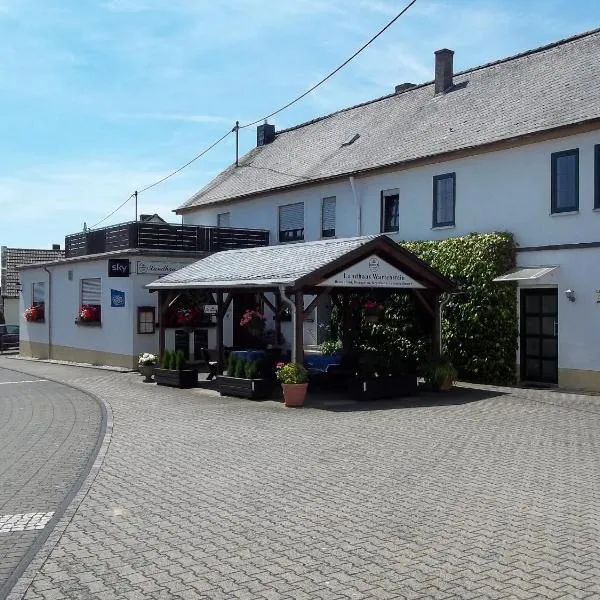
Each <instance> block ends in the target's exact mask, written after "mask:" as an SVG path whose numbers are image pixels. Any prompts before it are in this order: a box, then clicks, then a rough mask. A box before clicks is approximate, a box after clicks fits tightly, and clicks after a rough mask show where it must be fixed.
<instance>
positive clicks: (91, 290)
mask: <svg viewBox="0 0 600 600" xmlns="http://www.w3.org/2000/svg"><path fill="white" fill-rule="evenodd" d="M79 319H80V321H90V322H96V323H99V322H100V321H101V320H102V280H101V279H100V277H92V278H89V279H82V280H81V308H80V311H79Z"/></svg>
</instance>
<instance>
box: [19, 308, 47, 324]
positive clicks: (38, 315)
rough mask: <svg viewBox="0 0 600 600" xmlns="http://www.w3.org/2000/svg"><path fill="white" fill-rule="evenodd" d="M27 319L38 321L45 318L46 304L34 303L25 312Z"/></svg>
mask: <svg viewBox="0 0 600 600" xmlns="http://www.w3.org/2000/svg"><path fill="white" fill-rule="evenodd" d="M23 316H24V317H25V320H26V321H29V322H30V323H31V322H36V321H38V322H39V321H43V320H44V305H43V304H33V305H32V306H30V307H29V308H28V309H27V310H26V311H25V313H24V314H23Z"/></svg>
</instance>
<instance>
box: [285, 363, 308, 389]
mask: <svg viewBox="0 0 600 600" xmlns="http://www.w3.org/2000/svg"><path fill="white" fill-rule="evenodd" d="M277 379H278V380H279V381H280V382H281V383H284V384H295V383H306V382H307V381H308V371H307V370H306V369H305V368H304V367H303V366H302V365H301V364H299V363H287V364H285V363H278V364H277Z"/></svg>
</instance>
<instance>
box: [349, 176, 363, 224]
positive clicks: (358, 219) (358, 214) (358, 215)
mask: <svg viewBox="0 0 600 600" xmlns="http://www.w3.org/2000/svg"><path fill="white" fill-rule="evenodd" d="M349 179H350V187H351V188H352V195H353V196H354V204H355V206H356V235H358V236H361V235H362V215H361V206H360V202H359V201H358V195H357V194H356V186H355V185H354V183H355V180H354V175H350V178H349Z"/></svg>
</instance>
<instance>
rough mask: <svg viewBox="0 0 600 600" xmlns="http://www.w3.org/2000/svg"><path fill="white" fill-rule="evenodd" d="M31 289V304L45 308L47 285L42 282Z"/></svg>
mask: <svg viewBox="0 0 600 600" xmlns="http://www.w3.org/2000/svg"><path fill="white" fill-rule="evenodd" d="M31 287H32V290H31V304H32V305H33V306H38V307H41V308H43V307H44V304H45V303H46V284H45V283H44V282H43V281H40V282H37V283H34V284H33V285H32V286H31Z"/></svg>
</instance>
